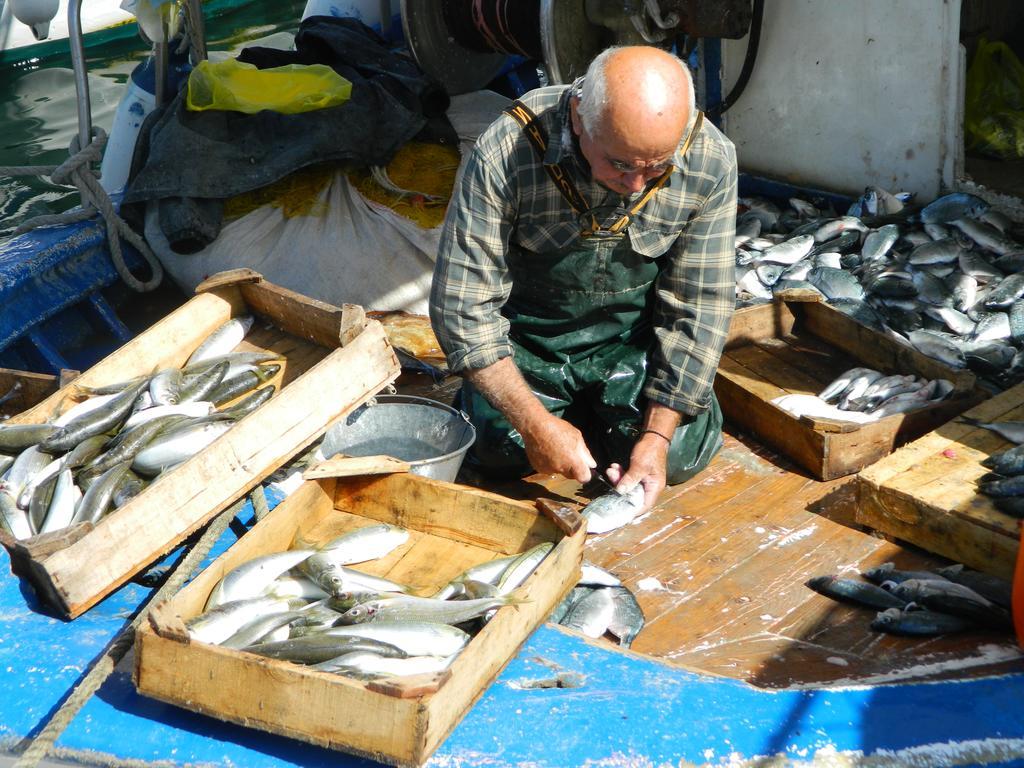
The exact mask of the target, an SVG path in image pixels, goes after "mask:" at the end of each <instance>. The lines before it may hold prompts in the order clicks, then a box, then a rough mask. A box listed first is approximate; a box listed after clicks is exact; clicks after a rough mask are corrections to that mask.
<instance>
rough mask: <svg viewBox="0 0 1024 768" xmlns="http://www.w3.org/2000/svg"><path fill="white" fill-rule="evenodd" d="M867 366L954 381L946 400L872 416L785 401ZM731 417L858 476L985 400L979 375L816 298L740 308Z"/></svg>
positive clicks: (729, 349)
mask: <svg viewBox="0 0 1024 768" xmlns="http://www.w3.org/2000/svg"><path fill="white" fill-rule="evenodd" d="M857 367H867V368H870V369H874V370H875V371H878V372H882V373H884V374H904V375H911V374H913V375H916V376H919V377H921V378H922V379H927V380H929V381H937V380H943V381H946V382H949V383H950V384H951V385H952V388H951V391H950V392H949V393H948V394H947V396H946V399H944V400H942V401H940V402H935V403H930V404H926V405H924V407H920V408H917V409H916V410H911V411H907V412H903V413H895V414H892V415H888V416H884V417H881V418H878V419H877V420H876V421H871V422H866V423H860V424H858V423H851V422H847V421H837V420H836V419H834V418H826V417H821V416H813V415H807V414H805V415H801V416H796V415H794V414H793V413H791V412H789V411H787V410H784V409H783V408H782V407H779V406H778V405H776V404H774V403H773V402H772V401H773V400H777V399H778V398H781V397H784V396H787V395H794V396H808V395H817V394H819V393H821V392H822V391H823V390H825V389H826V388H827V387H828V386H829V384H831V383H832V382H834V381H835V380H836V379H837V378H839V377H840V376H841V375H842V374H843V373H844V372H847V371H850V370H851V369H853V368H857ZM715 393H716V394H717V396H718V400H719V403H720V404H721V406H722V412H723V414H724V415H725V418H726V419H727V420H729V421H730V422H732V423H733V424H735V425H737V426H739V427H740V428H742V429H744V430H746V431H749V432H750V433H752V434H753V435H755V436H756V437H758V438H759V439H760V440H762V441H763V442H765V443H766V444H768V445H770V446H771V447H773V448H775V449H776V450H778V451H780V452H781V453H782V454H784V455H785V456H787V457H789V458H790V459H792V460H793V461H794V462H795V463H797V464H799V465H800V466H801V467H803V468H804V469H806V470H808V471H809V472H811V473H812V474H813V475H814V476H815V477H817V478H819V479H821V480H831V479H834V478H837V477H842V476H844V475H849V474H853V473H855V472H857V471H859V470H860V469H863V468H864V467H866V466H868V465H869V464H873V463H874V462H875V461H877V460H878V459H880V458H882V457H884V456H887V455H889V454H890V453H891V452H892V451H893V449H894V448H895V447H897V446H899V445H902V444H903V443H906V442H907V441H909V440H913V439H914V438H916V437H919V436H921V435H923V434H925V433H927V432H930V431H931V430H932V429H934V428H935V427H937V426H938V425H940V424H943V423H945V422H946V421H948V420H949V419H951V418H952V417H954V416H956V415H957V414H959V413H961V412H963V411H965V410H966V409H968V408H970V407H971V406H972V405H974V404H975V403H977V402H980V401H981V400H982V399H983V398H984V397H985V395H984V393H982V392H981V391H980V390H979V389H978V388H977V385H976V381H975V377H974V374H972V373H970V372H969V371H965V370H954V369H952V368H949V367H948V366H946V365H944V364H942V363H940V362H938V361H936V360H932V359H931V358H929V357H926V356H924V355H922V354H921V353H920V352H918V351H917V350H915V349H913V348H912V347H909V346H907V345H903V344H900V343H899V342H897V341H894V340H893V339H890V338H889V337H887V336H885V335H883V334H881V333H879V332H877V331H875V330H873V329H871V328H868V327H867V326H864V325H861V324H860V323H857V322H856V321H855V320H853V319H852V318H850V317H848V316H847V315H845V314H843V313H842V312H840V311H839V310H837V309H835V308H833V307H831V306H829V305H828V304H825V303H823V302H821V301H818V300H816V299H813V298H811V299H808V300H791V299H787V300H783V301H775V302H773V303H770V304H760V305H757V306H753V307H746V308H743V309H738V310H736V313H735V314H734V315H733V320H732V325H731V326H730V328H729V337H728V339H727V341H726V345H725V350H724V352H723V354H722V359H721V362H720V363H719V366H718V374H717V376H716V378H715Z"/></svg>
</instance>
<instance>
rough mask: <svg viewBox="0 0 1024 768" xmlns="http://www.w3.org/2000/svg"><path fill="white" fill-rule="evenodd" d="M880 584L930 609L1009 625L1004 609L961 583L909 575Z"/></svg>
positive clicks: (1002, 626)
mask: <svg viewBox="0 0 1024 768" xmlns="http://www.w3.org/2000/svg"><path fill="white" fill-rule="evenodd" d="M883 586H884V588H885V589H889V590H891V591H892V593H893V594H894V595H896V596H897V597H899V598H902V599H903V600H906V601H907V602H914V603H917V604H918V605H923V606H924V607H925V608H929V609H931V610H933V611H939V612H940V613H948V614H950V615H952V616H960V617H961V618H964V619H968V620H970V621H973V622H977V623H979V624H983V625H984V626H987V627H994V628H998V629H1012V623H1011V621H1010V616H1009V614H1008V613H1007V612H1006V610H1004V609H1003V608H1001V607H1000V606H998V605H996V604H995V603H993V602H992V601H990V600H987V599H985V598H984V597H982V596H981V595H979V594H978V593H977V592H975V591H974V590H973V589H971V588H970V587H966V586H964V585H963V584H957V583H955V582H952V581H933V580H930V579H929V580H921V579H911V580H910V581H904V582H903V583H902V584H891V583H890V582H886V583H885V584H884V585H883Z"/></svg>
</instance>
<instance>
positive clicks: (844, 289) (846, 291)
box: [807, 267, 864, 299]
mask: <svg viewBox="0 0 1024 768" xmlns="http://www.w3.org/2000/svg"><path fill="white" fill-rule="evenodd" d="M807 279H808V281H810V283H811V284H812V285H813V286H814V287H815V288H817V289H818V290H819V291H821V292H822V293H824V294H825V295H826V296H827V297H828V298H830V299H862V298H864V289H863V288H862V287H861V285H860V283H858V282H857V278H856V277H854V276H853V275H852V274H850V273H849V272H847V271H846V270H843V269H833V268H831V267H815V268H814V269H812V270H811V271H810V272H809V273H808V275H807Z"/></svg>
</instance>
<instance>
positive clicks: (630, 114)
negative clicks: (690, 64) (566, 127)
mask: <svg viewBox="0 0 1024 768" xmlns="http://www.w3.org/2000/svg"><path fill="white" fill-rule="evenodd" d="M692 110H693V85H692V80H691V78H690V73H689V70H688V69H687V68H686V64H685V63H684V62H683V61H682V60H680V59H678V58H677V57H675V56H673V55H672V54H670V53H666V52H665V51H662V50H660V49H658V48H652V47H650V46H628V47H619V48H609V49H607V50H605V51H603V52H602V53H601V54H599V55H598V56H597V58H595V59H594V61H593V62H592V63H591V65H590V67H589V68H588V69H587V74H586V78H585V79H584V83H583V91H582V94H581V95H580V100H579V104H578V111H579V116H580V119H581V122H582V127H583V128H584V129H585V130H586V131H587V132H588V133H590V134H591V135H592V136H595V137H598V136H602V135H605V136H608V137H609V138H614V139H616V140H619V139H626V140H628V141H629V142H630V143H631V144H634V143H635V146H636V149H637V150H638V151H652V152H658V151H661V150H664V149H665V147H669V146H671V147H675V145H677V144H678V143H679V141H680V140H681V139H682V135H683V131H684V129H685V128H686V123H687V121H688V120H689V119H690V113H691V111H692Z"/></svg>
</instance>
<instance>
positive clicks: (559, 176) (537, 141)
mask: <svg viewBox="0 0 1024 768" xmlns="http://www.w3.org/2000/svg"><path fill="white" fill-rule="evenodd" d="M503 111H504V112H505V114H506V115H508V116H509V117H511V118H512V119H513V120H515V121H516V122H517V123H519V125H520V126H521V127H522V129H523V132H524V133H525V134H526V138H527V139H529V141H530V143H531V144H532V145H533V149H534V151H536V153H537V157H539V158H540V161H541V163H542V164H543V166H544V170H545V171H547V174H548V176H549V177H550V179H551V181H553V182H554V184H555V187H557V188H558V191H559V192H560V193H561V194H562V197H564V198H565V202H567V203H568V204H569V207H570V208H572V210H573V212H574V213H576V214H577V215H579V214H580V213H581V212H582V211H585V210H586V209H587V208H589V206H588V205H587V203H586V201H585V200H584V199H583V195H581V194H580V191H579V190H578V189H576V185H575V184H573V183H572V179H570V178H569V175H568V174H567V173H565V171H563V170H562V166H560V165H557V164H554V165H552V164H549V163H545V162H544V155H546V154H547V151H548V133H547V131H546V130H544V126H543V125H541V124H540V121H539V120H538V119H537V115H536V114H534V111H533V110H532V109H530V108H529V107H528V106H526V105H525V104H523V102H521V101H519V100H516V101H513V102H512V104H511V105H509V106H508V107H506V108H505V109H504V110H503Z"/></svg>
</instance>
